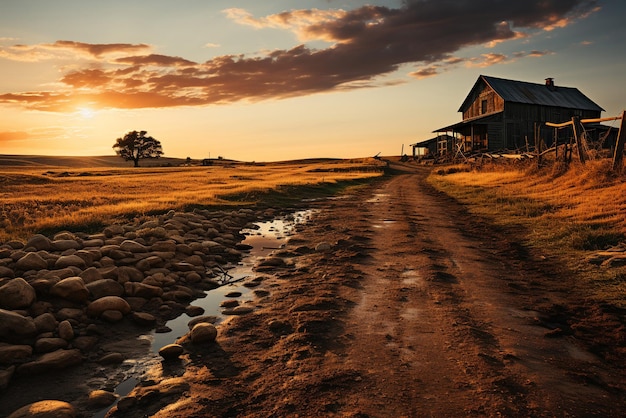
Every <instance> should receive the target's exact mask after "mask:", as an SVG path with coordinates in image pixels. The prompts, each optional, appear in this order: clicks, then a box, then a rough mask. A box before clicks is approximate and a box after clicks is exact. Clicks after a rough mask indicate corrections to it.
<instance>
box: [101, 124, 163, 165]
mask: <svg viewBox="0 0 626 418" xmlns="http://www.w3.org/2000/svg"><path fill="white" fill-rule="evenodd" d="M146 134H147V132H146V131H141V132H137V131H132V132H129V133H127V134H126V135H124V137H123V138H117V141H116V142H115V145H113V148H114V149H115V152H116V154H117V155H119V156H120V157H122V158H123V159H124V160H126V161H133V162H134V163H135V167H139V160H141V159H142V158H159V157H160V156H161V155H163V148H162V147H161V142H159V141H157V140H156V139H154V138H152V137H151V136H146Z"/></svg>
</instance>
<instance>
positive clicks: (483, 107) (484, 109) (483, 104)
mask: <svg viewBox="0 0 626 418" xmlns="http://www.w3.org/2000/svg"><path fill="white" fill-rule="evenodd" d="M480 113H481V115H484V114H485V113H487V100H483V101H481V102H480Z"/></svg>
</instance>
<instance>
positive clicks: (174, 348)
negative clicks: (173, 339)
mask: <svg viewBox="0 0 626 418" xmlns="http://www.w3.org/2000/svg"><path fill="white" fill-rule="evenodd" d="M184 351H185V350H184V349H183V346H182V345H180V344H168V345H165V346H163V347H161V348H160V349H159V355H160V356H161V357H163V359H165V360H172V359H177V358H178V357H179V356H180V355H181V354H183V352H184Z"/></svg>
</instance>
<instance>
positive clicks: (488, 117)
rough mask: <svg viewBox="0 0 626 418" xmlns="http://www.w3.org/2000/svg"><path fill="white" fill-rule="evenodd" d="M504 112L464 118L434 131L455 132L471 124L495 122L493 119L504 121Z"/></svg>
mask: <svg viewBox="0 0 626 418" xmlns="http://www.w3.org/2000/svg"><path fill="white" fill-rule="evenodd" d="M503 114H504V112H502V111H501V112H496V113H490V114H488V115H480V116H477V117H475V118H471V119H465V120H462V121H461V122H457V123H454V124H452V125H448V126H444V127H443V128H439V129H437V130H435V131H433V132H451V131H452V132H455V131H457V130H458V129H459V128H463V127H465V126H470V125H472V124H476V125H478V124H484V123H487V122H493V121H498V122H502V115H503Z"/></svg>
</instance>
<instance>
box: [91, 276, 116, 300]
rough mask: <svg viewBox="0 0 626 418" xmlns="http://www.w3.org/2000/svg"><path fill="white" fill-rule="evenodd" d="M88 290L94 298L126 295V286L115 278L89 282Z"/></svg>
mask: <svg viewBox="0 0 626 418" xmlns="http://www.w3.org/2000/svg"><path fill="white" fill-rule="evenodd" d="M86 286H87V290H89V293H90V294H91V297H92V298H93V299H100V298H102V297H105V296H122V295H124V286H122V285H121V284H119V283H118V282H117V281H116V280H113V279H101V280H96V281H94V282H91V283H87V285H86Z"/></svg>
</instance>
